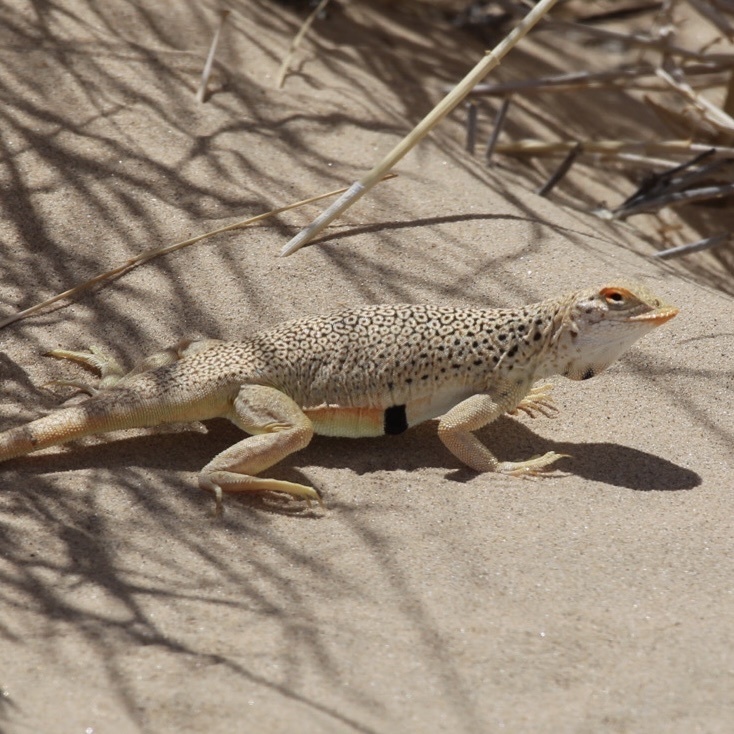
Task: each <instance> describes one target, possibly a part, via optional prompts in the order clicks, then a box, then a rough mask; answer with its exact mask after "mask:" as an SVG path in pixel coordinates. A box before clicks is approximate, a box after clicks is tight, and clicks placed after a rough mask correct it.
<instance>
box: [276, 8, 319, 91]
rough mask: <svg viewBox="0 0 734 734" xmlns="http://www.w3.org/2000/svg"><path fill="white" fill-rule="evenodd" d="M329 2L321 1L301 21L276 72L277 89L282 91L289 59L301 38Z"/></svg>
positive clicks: (299, 43)
mask: <svg viewBox="0 0 734 734" xmlns="http://www.w3.org/2000/svg"><path fill="white" fill-rule="evenodd" d="M328 3H329V0H321V2H319V4H318V5H317V6H316V7H315V8H314V9H313V11H312V12H311V13H310V15H309V16H308V18H306V20H304V21H303V25H302V26H301V28H300V30H299V31H298V33H296V35H295V36H294V38H293V40H292V41H291V45H290V46H289V47H288V53H286V55H285V58H284V59H283V63H282V64H281V65H280V71H279V72H278V81H277V82H276V87H277V89H282V88H283V84H284V83H285V77H286V74H288V67H289V66H290V63H291V59H292V58H293V55H294V54H295V52H296V50H297V49H298V47H299V46H300V45H301V41H302V40H303V37H304V36H305V35H306V34H307V33H308V29H309V28H310V27H311V26H312V25H313V22H314V21H315V20H316V18H317V17H318V15H319V13H320V12H321V11H322V10H323V9H324V8H325V7H326V6H327V4H328Z"/></svg>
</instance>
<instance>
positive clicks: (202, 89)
mask: <svg viewBox="0 0 734 734" xmlns="http://www.w3.org/2000/svg"><path fill="white" fill-rule="evenodd" d="M229 13H230V11H229V10H222V11H221V13H220V14H219V25H218V26H217V30H216V31H214V38H212V45H211V46H210V47H209V55H208V56H207V57H206V62H205V64H204V71H202V73H201V82H199V88H198V89H197V90H196V101H197V102H199V103H200V104H201V103H203V102H204V100H205V98H206V85H207V84H208V83H209V77H210V76H211V73H212V66H213V64H214V55H215V54H216V52H217V46H218V45H219V36H220V35H221V34H222V28H223V26H224V22H225V21H226V20H227V16H228V15H229ZM0 328H1V326H0Z"/></svg>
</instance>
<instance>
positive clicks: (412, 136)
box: [280, 0, 557, 256]
mask: <svg viewBox="0 0 734 734" xmlns="http://www.w3.org/2000/svg"><path fill="white" fill-rule="evenodd" d="M556 2H557V0H540V2H538V3H537V4H536V5H535V6H534V7H533V9H532V10H531V11H530V12H529V13H528V14H527V15H526V16H525V18H524V20H523V21H521V22H520V23H519V24H518V25H517V26H516V27H515V28H514V29H513V30H512V32H511V33H510V34H509V35H508V36H507V37H506V38H505V39H504V40H503V41H502V42H501V43H499V44H498V45H497V46H496V47H495V49H494V50H492V51H490V52H488V53H487V54H486V55H485V56H484V58H483V59H482V60H481V61H480V62H479V63H478V64H477V65H476V66H475V67H474V68H473V69H472V70H471V71H470V72H469V73H468V74H467V75H466V76H465V77H464V78H463V79H462V80H461V81H460V82H459V84H457V85H456V87H455V88H454V89H453V90H452V91H451V92H449V94H448V95H447V96H446V97H444V99H443V100H442V101H441V102H439V103H438V104H437V105H436V106H435V107H434V108H433V109H432V110H431V111H430V112H429V113H428V114H427V115H426V116H425V117H424V118H423V119H422V120H421V121H420V122H419V123H418V124H417V125H416V126H415V128H413V130H412V131H411V132H410V133H409V134H408V135H407V136H406V137H405V138H403V140H402V141H401V142H400V143H398V145H396V146H395V148H393V150H392V151H390V153H388V154H387V156H385V158H383V159H382V161H380V162H379V163H378V164H377V165H376V166H374V168H372V170H371V171H369V172H368V173H367V174H366V175H365V176H363V177H362V178H361V179H360V180H359V181H355V182H354V183H353V184H352V185H351V186H350V187H349V189H348V191H347V192H346V193H345V194H344V195H342V196H341V197H339V199H337V201H335V202H334V203H333V204H332V205H331V206H330V207H329V208H328V209H326V210H325V211H324V212H322V213H321V214H320V215H319V216H318V217H316V219H314V220H313V222H311V224H310V225H309V226H308V227H305V228H304V229H302V230H301V231H300V232H299V233H298V234H297V235H296V236H295V237H293V238H292V239H291V240H290V242H288V243H287V244H286V246H285V247H284V248H283V249H282V250H281V252H280V254H281V256H287V255H292V254H293V253H294V252H296V251H297V250H299V249H300V248H301V247H303V245H305V244H306V243H307V242H308V241H309V240H311V239H312V238H313V237H315V236H316V235H317V234H318V233H319V232H321V231H322V230H323V229H324V227H326V226H328V224H329V223H330V222H332V221H333V220H334V219H336V218H337V217H338V216H340V215H341V214H342V213H343V212H344V211H345V210H346V209H348V208H349V207H350V206H352V204H354V203H355V202H356V201H358V200H359V199H361V198H362V196H364V194H365V193H367V191H369V190H370V189H371V188H372V187H373V186H374V185H375V183H377V181H379V180H380V178H381V177H382V176H383V175H384V174H385V173H387V172H388V171H389V170H390V169H391V168H392V167H393V166H394V165H395V164H396V163H397V162H398V161H399V160H401V159H402V158H403V156H404V155H405V154H406V153H407V152H408V151H409V150H412V148H414V147H415V146H416V145H417V144H418V142H419V141H420V140H422V139H423V138H424V137H425V136H426V135H427V134H428V132H429V131H430V130H431V129H433V128H434V127H435V126H436V125H437V124H438V123H439V122H440V121H441V120H443V118H444V117H446V115H448V114H449V112H451V111H452V110H453V109H454V108H455V107H456V106H457V105H458V104H459V103H460V102H461V101H462V100H463V99H464V98H465V97H466V96H467V94H469V92H470V91H471V90H472V88H473V87H474V85H476V84H477V83H478V82H480V81H481V80H482V79H483V78H484V77H485V76H486V75H487V74H488V73H489V72H490V71H491V70H492V69H493V68H494V67H495V66H497V64H499V63H500V61H501V59H502V58H504V56H505V55H506V54H507V53H508V52H509V51H510V49H512V48H513V47H514V46H515V45H517V43H518V42H519V41H520V40H521V39H522V38H523V36H525V34H526V33H527V32H528V31H529V30H530V29H531V28H532V27H533V26H534V25H535V24H536V23H537V22H538V21H539V20H540V19H541V18H542V17H543V16H544V15H545V14H546V13H547V12H548V11H549V10H550V9H551V8H552V7H553V6H554V5H555V4H556Z"/></svg>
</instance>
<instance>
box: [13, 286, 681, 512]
mask: <svg viewBox="0 0 734 734" xmlns="http://www.w3.org/2000/svg"><path fill="white" fill-rule="evenodd" d="M677 313H678V309H676V308H674V307H672V306H669V305H667V304H665V303H663V302H662V301H661V300H660V299H659V298H657V297H656V296H654V295H653V294H652V293H650V292H649V291H648V290H647V289H646V288H644V287H641V286H630V285H625V284H618V283H612V284H609V285H606V286H604V287H602V288H590V289H585V290H580V291H576V292H574V293H571V294H569V295H565V296H563V297H560V298H554V299H550V300H546V301H541V302H539V303H534V304H532V305H528V306H521V307H518V308H500V309H482V308H454V307H450V306H421V305H383V306H365V307H362V308H354V309H349V310H346V311H341V312H338V313H334V314H331V315H326V316H320V317H314V318H304V319H300V320H298V321H292V322H289V323H286V324H283V325H281V326H277V327H275V328H273V329H270V330H267V331H262V332H259V333H255V334H254V335H252V336H250V337H249V338H246V339H244V340H243V341H239V342H224V341H216V340H204V341H195V342H184V343H182V344H180V345H179V346H178V347H175V348H173V349H169V350H166V351H163V352H159V353H157V354H155V355H153V356H152V357H149V358H148V359H146V360H145V361H143V362H142V363H141V364H140V365H138V367H136V368H135V369H134V370H133V371H132V372H130V373H128V374H124V371H123V370H122V369H121V368H120V367H119V365H117V363H116V362H114V360H110V359H109V358H107V357H105V356H104V354H103V353H102V352H101V351H100V350H98V349H93V350H91V351H90V352H71V351H65V350H55V351H53V352H50V354H51V355H52V356H55V357H60V358H66V359H72V360H75V361H78V362H81V363H82V364H84V365H86V366H88V367H92V368H95V369H97V370H98V371H99V372H100V373H101V377H102V381H101V383H100V386H99V388H98V389H94V390H92V389H89V392H92V393H93V394H92V397H90V398H89V399H88V400H86V401H85V402H82V403H79V404H77V405H73V406H69V407H65V408H60V409H59V410H57V411H55V412H53V413H51V414H49V415H48V416H46V417H43V418H39V419H37V420H34V421H32V422H30V423H27V424H26V425H23V426H20V427H18V428H11V429H10V430H7V431H5V432H4V433H2V434H0V461H5V460H7V459H11V458H14V457H17V456H22V455H24V454H28V453H30V452H31V451H37V450H39V449H44V448H47V447H49V446H54V445H57V444H63V443H66V442H67V441H71V440H73V439H76V438H79V437H81V436H86V435H90V434H96V433H102V432H106V431H114V430H119V429H126V428H138V427H145V426H155V425H159V424H162V423H174V422H182V421H200V420H206V419H210V418H215V417H226V418H229V419H230V420H231V421H232V422H233V423H235V424H236V425H237V426H239V427H240V428H241V429H242V430H243V431H245V432H247V433H248V434H250V435H249V436H248V437H247V438H244V439H243V440H242V441H240V442H239V443H237V444H235V445H234V446H232V447H230V448H228V449H227V450H225V451H223V452H222V453H221V454H219V455H218V456H216V457H215V458H214V459H213V460H212V461H211V462H209V463H208V464H207V465H206V466H205V467H204V468H203V469H202V470H201V472H200V474H199V484H200V486H201V487H202V488H203V489H206V490H210V491H211V492H213V493H214V495H215V497H216V500H217V507H220V506H221V499H222V492H242V491H250V490H257V491H260V490H271V491H275V492H285V493H287V494H289V495H292V496H294V497H298V498H302V499H305V500H317V501H320V494H319V493H318V492H317V491H316V490H315V489H313V488H312V487H308V486H305V485H302V484H296V483H294V482H288V481H283V480H279V479H271V478H265V477H260V476H258V475H259V474H260V473H261V472H263V471H265V470H266V469H268V468H270V467H271V466H273V465H274V464H276V463H277V462H279V461H280V460H281V459H283V458H284V457H286V456H288V455H289V454H291V453H293V452H295V451H298V450H299V449H302V448H303V447H305V446H306V445H307V444H308V443H309V441H310V440H311V437H312V436H313V435H314V433H317V434H322V435H327V436H347V437H355V438H356V437H360V436H379V435H383V434H397V433H401V432H402V431H404V430H406V429H407V428H410V427H411V426H414V425H417V424H418V423H422V422H423V421H427V420H430V419H433V418H439V422H438V435H439V437H440V438H441V440H442V441H443V443H444V444H445V445H446V446H447V447H448V449H449V450H450V451H451V452H452V453H453V454H454V455H455V456H456V457H457V458H458V459H460V460H461V461H462V462H463V463H464V464H466V465H467V466H469V467H471V468H472V469H474V470H476V471H478V472H501V473H503V474H510V475H528V474H530V475H533V474H540V473H542V472H544V471H545V470H547V469H548V467H550V466H551V465H552V464H553V463H554V462H555V461H556V460H557V459H558V458H560V455H559V454H557V453H554V452H552V451H551V452H548V453H546V454H544V455H542V456H538V457H535V458H531V459H527V460H525V461H499V460H498V459H497V458H496V457H495V456H494V455H493V454H492V453H491V452H490V450H489V449H488V448H487V447H486V446H484V445H483V444H482V443H481V442H480V441H479V440H478V439H477V438H476V436H475V435H474V433H473V431H476V430H477V429H479V428H481V427H482V426H485V425H487V424H488V423H491V422H492V421H494V420H495V419H496V418H498V417H499V416H500V415H502V414H503V413H506V412H510V413H514V412H517V411H518V410H522V411H525V412H526V413H529V414H530V415H535V414H536V413H544V414H548V413H549V412H550V411H552V410H553V406H552V403H551V401H550V397H549V395H548V392H547V386H541V387H539V388H538V387H536V388H534V387H533V385H534V383H536V382H537V381H538V380H544V379H546V378H548V377H550V376H551V375H556V374H560V375H564V376H565V377H568V378H570V379H572V380H585V379H588V378H590V377H594V376H596V375H598V374H599V373H600V372H601V371H602V370H604V369H605V368H606V367H607V366H608V365H609V364H611V363H612V362H613V361H614V360H615V359H617V357H619V356H620V355H621V354H622V353H623V352H624V351H625V350H626V349H627V348H628V347H629V346H630V345H631V344H632V343H633V342H635V341H636V340H637V339H639V338H640V337H641V336H643V335H644V334H645V333H647V332H648V331H650V330H652V329H653V328H655V327H657V326H659V325H660V324H663V323H665V322H666V321H668V320H669V319H671V318H673V317H674V316H675V315H676V314H677Z"/></svg>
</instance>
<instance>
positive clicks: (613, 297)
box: [601, 288, 631, 306]
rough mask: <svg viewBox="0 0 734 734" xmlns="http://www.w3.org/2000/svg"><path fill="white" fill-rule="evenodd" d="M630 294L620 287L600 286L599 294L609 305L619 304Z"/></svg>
mask: <svg viewBox="0 0 734 734" xmlns="http://www.w3.org/2000/svg"><path fill="white" fill-rule="evenodd" d="M630 295H631V294H630V293H629V292H628V291H626V290H624V289H622V288H602V290H601V296H602V297H603V298H604V300H605V301H606V302H607V304H608V305H609V306H621V305H623V304H624V303H626V301H627V299H628V298H629V296H630Z"/></svg>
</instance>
